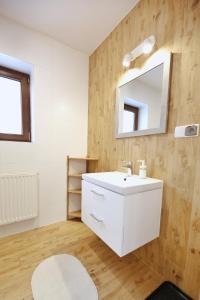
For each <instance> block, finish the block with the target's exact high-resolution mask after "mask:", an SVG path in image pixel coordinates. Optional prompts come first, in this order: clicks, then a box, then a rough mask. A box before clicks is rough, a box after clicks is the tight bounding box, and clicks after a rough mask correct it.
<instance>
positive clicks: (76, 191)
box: [67, 156, 98, 220]
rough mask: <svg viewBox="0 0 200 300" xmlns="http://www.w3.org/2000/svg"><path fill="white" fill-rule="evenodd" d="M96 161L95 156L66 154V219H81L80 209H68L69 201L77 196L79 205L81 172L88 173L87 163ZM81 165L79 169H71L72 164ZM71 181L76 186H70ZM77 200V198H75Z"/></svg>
mask: <svg viewBox="0 0 200 300" xmlns="http://www.w3.org/2000/svg"><path fill="white" fill-rule="evenodd" d="M95 161H98V159H97V158H93V157H74V156H67V220H70V219H79V220H80V219H81V210H80V209H79V210H76V211H70V203H72V202H73V201H74V199H73V198H72V197H73V195H74V197H79V198H80V206H81V188H80V187H81V179H82V173H88V165H89V163H90V162H95ZM83 162H85V164H84V171H83ZM79 163H80V166H81V163H82V166H81V167H80V166H79V167H80V169H79V170H77V168H78V167H77V166H76V168H75V169H76V170H73V171H72V170H71V169H72V166H73V164H77V165H78V164H79ZM72 181H75V182H76V186H78V187H71V184H72ZM76 201H77V200H76Z"/></svg>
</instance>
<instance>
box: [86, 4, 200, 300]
mask: <svg viewBox="0 0 200 300" xmlns="http://www.w3.org/2000/svg"><path fill="white" fill-rule="evenodd" d="M199 32H200V1H197V0H177V1H174V0H141V1H140V2H139V4H138V5H137V6H136V7H135V8H134V9H133V10H132V11H131V12H130V13H129V14H128V15H127V16H126V17H125V18H124V20H122V22H121V23H120V24H119V25H118V26H117V27H116V29H115V30H114V31H113V32H112V33H111V34H110V35H109V36H108V37H107V39H106V40H105V41H104V42H103V43H102V44H101V45H100V47H99V48H98V49H97V50H96V51H95V52H94V53H93V54H92V55H91V57H90V79H89V81H90V84H89V130H88V155H90V156H98V157H99V162H98V168H97V169H96V170H98V171H106V170H115V169H118V166H119V165H120V163H121V161H122V160H124V159H126V160H132V161H133V162H134V171H135V173H138V164H137V160H138V159H145V160H146V161H147V167H148V168H147V171H148V175H149V176H152V177H157V178H162V179H163V180H164V195H163V208H162V222H161V233H160V238H159V239H157V240H155V241H153V242H151V243H149V244H148V245H146V246H144V247H142V248H140V249H138V250H137V251H136V252H135V253H136V254H137V255H138V256H139V257H141V258H142V259H143V260H145V261H146V263H148V265H149V266H150V267H153V268H154V269H156V270H157V271H159V272H160V273H161V274H163V276H164V278H165V279H166V280H171V281H173V282H174V283H175V284H177V285H178V286H179V287H180V288H182V289H183V290H184V291H185V292H188V293H189V294H190V295H191V296H192V297H193V298H194V299H199V292H200V268H199V263H200V229H199V224H200V201H199V198H200V192H199V187H198V185H199V183H198V182H199V181H198V180H199V177H200V171H199V170H200V166H199V163H198V164H197V161H199V153H200V151H199V150H200V137H198V138H192V139H174V128H175V126H177V125H184V124H190V123H195V122H196V123H200V101H199V94H200V84H199V78H200V54H199V53H200V34H199ZM151 34H154V35H155V37H156V49H155V51H157V50H159V49H160V48H166V49H168V50H169V51H171V52H172V53H173V63H172V74H171V89H170V97H169V116H168V130H167V133H166V134H161V135H155V136H144V137H133V138H125V139H115V137H114V132H115V88H116V86H117V84H118V82H119V80H120V77H121V76H123V74H124V72H125V70H124V69H123V67H122V58H123V55H124V54H126V53H127V52H129V51H130V50H132V49H133V48H135V47H136V46H137V45H138V44H139V43H140V42H141V41H143V40H144V39H145V38H146V37H148V36H149V35H151ZM145 59H146V57H145V56H141V57H140V58H139V59H138V60H137V61H135V62H134V63H132V65H131V67H132V68H133V67H141V66H142V64H143V63H144V62H145Z"/></svg>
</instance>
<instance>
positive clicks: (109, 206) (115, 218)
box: [82, 180, 123, 255]
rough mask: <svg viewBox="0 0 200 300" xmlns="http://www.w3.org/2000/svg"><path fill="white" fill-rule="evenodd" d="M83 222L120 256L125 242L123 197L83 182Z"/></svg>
mask: <svg viewBox="0 0 200 300" xmlns="http://www.w3.org/2000/svg"><path fill="white" fill-rule="evenodd" d="M82 220H83V222H84V223H85V224H87V225H88V226H89V227H90V228H91V229H92V230H93V231H94V232H95V233H96V234H97V235H98V236H99V237H100V238H101V239H102V240H103V241H104V242H105V243H107V244H108V245H109V246H110V247H111V248H112V249H113V250H114V251H115V252H116V253H117V254H118V255H120V254H121V249H122V241H123V197H122V196H121V195H119V194H117V193H114V192H112V191H109V190H106V189H104V188H102V187H99V186H97V185H95V184H92V183H89V182H86V181H84V180H83V181H82Z"/></svg>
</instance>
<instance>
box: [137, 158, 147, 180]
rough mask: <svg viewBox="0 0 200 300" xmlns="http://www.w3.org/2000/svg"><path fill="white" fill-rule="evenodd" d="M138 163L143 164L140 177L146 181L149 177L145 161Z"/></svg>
mask: <svg viewBox="0 0 200 300" xmlns="http://www.w3.org/2000/svg"><path fill="white" fill-rule="evenodd" d="M138 162H139V163H141V165H140V169H139V177H140V178H142V179H144V178H146V177H147V166H146V165H145V160H138Z"/></svg>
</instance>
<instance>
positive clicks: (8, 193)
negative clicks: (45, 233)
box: [0, 174, 38, 225]
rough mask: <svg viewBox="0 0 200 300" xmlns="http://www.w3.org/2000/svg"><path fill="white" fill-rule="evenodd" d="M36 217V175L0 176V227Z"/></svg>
mask: <svg viewBox="0 0 200 300" xmlns="http://www.w3.org/2000/svg"><path fill="white" fill-rule="evenodd" d="M37 215H38V175H37V174H15V175H14V174H13V175H6V174H1V175H0V225H5V224H10V223H15V222H19V221H23V220H28V219H32V218H35V217H37Z"/></svg>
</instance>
